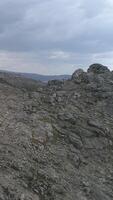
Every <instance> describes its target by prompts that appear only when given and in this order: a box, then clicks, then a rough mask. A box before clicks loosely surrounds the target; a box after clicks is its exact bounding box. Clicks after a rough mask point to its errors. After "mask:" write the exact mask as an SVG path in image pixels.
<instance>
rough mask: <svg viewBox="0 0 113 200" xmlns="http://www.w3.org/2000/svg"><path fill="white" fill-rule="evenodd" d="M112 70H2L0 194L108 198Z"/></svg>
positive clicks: (112, 181) (25, 199)
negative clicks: (19, 73) (59, 73)
mask: <svg viewBox="0 0 113 200" xmlns="http://www.w3.org/2000/svg"><path fill="white" fill-rule="evenodd" d="M112 82H113V73H112V72H110V71H109V70H108V69H107V68H106V67H104V66H102V65H101V66H100V65H99V66H97V65H96V66H95V65H93V67H90V68H89V70H88V72H83V70H78V71H75V73H74V74H73V75H72V79H71V80H67V81H66V80H65V81H60V82H59V81H52V82H49V83H48V84H47V85H43V84H41V83H39V82H34V81H33V82H32V81H31V80H28V79H27V80H26V79H23V78H22V79H21V78H19V77H14V76H10V75H8V74H5V75H3V74H2V75H0V199H1V200H75V199H77V200H101V199H102V200H112V199H113V84H112Z"/></svg>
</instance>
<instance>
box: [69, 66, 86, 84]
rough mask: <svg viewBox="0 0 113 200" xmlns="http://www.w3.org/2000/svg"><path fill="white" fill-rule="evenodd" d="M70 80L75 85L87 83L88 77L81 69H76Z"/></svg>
mask: <svg viewBox="0 0 113 200" xmlns="http://www.w3.org/2000/svg"><path fill="white" fill-rule="evenodd" d="M71 79H72V80H73V81H74V82H75V83H81V82H83V83H88V82H89V81H88V76H87V74H86V73H85V72H84V71H83V70H82V69H78V70H76V71H75V72H74V73H73V75H72V77H71Z"/></svg>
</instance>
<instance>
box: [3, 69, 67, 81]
mask: <svg viewBox="0 0 113 200" xmlns="http://www.w3.org/2000/svg"><path fill="white" fill-rule="evenodd" d="M0 72H4V73H5V72H6V73H7V72H8V73H10V74H15V75H17V76H22V77H25V78H30V79H33V80H36V81H37V80H38V81H42V82H48V81H51V80H63V79H64V80H67V79H69V78H70V77H71V75H41V74H32V73H21V72H10V71H5V70H0Z"/></svg>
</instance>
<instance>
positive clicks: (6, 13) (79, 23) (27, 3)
mask: <svg viewBox="0 0 113 200" xmlns="http://www.w3.org/2000/svg"><path fill="white" fill-rule="evenodd" d="M92 63H101V64H104V65H107V66H109V67H110V69H111V70H113V0H95V1H91V0H0V69H2V70H9V71H17V72H31V73H38V74H72V73H73V72H74V71H75V70H76V69H77V68H83V69H84V70H86V69H87V68H88V66H89V65H90V64H92Z"/></svg>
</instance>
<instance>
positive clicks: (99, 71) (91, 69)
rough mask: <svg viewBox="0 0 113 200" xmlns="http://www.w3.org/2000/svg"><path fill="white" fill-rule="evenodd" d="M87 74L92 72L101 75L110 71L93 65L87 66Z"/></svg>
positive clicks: (104, 67)
mask: <svg viewBox="0 0 113 200" xmlns="http://www.w3.org/2000/svg"><path fill="white" fill-rule="evenodd" d="M88 72H93V73H96V74H102V73H106V72H110V70H109V69H108V67H106V66H104V65H101V64H98V63H95V64H92V65H90V66H89V68H88Z"/></svg>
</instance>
